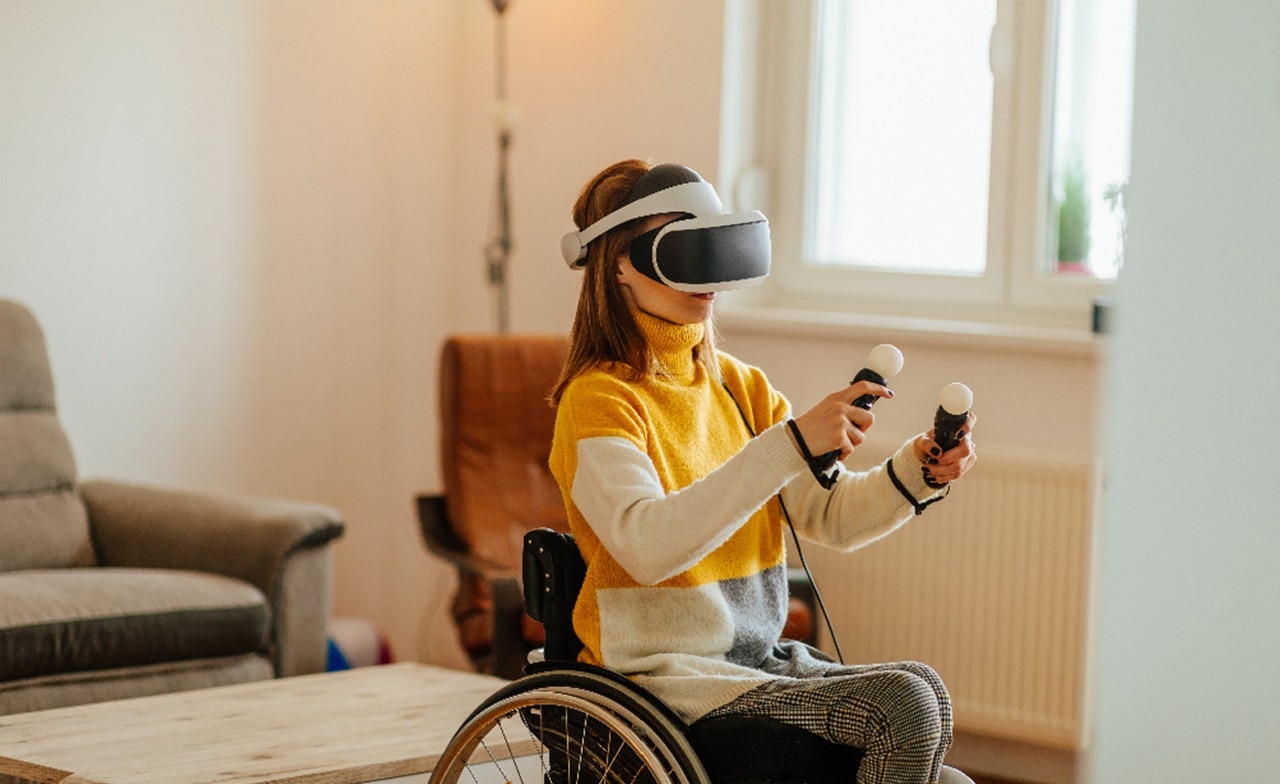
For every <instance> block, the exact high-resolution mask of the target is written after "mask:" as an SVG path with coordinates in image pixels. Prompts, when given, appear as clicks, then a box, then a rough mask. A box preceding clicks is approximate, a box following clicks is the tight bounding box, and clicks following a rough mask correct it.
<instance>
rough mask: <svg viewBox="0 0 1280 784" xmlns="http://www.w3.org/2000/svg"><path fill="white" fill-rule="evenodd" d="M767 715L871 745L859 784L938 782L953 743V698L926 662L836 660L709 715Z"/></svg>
mask: <svg viewBox="0 0 1280 784" xmlns="http://www.w3.org/2000/svg"><path fill="white" fill-rule="evenodd" d="M724 715H738V716H762V717H766V718H770V719H774V720H776V721H780V722H783V723H785V724H790V725H792V726H796V727H800V728H801V729H804V730H806V731H808V732H812V733H813V734H815V735H818V736H820V737H822V738H825V739H826V740H829V741H831V742H833V743H840V744H844V745H847V746H856V747H858V748H861V749H864V750H865V756H864V757H863V758H862V764H861V766H860V767H859V768H858V784H933V782H936V781H937V780H938V776H939V774H940V772H941V770H942V758H943V756H944V755H945V754H946V753H947V749H949V748H950V747H951V728H952V719H951V697H950V695H948V694H947V688H946V686H944V685H943V683H942V679H941V678H940V677H939V676H938V673H936V672H934V670H933V668H931V667H929V666H928V665H927V664H920V663H919V662H897V663H894V664H862V665H838V664H833V665H831V666H830V667H829V668H824V670H823V672H821V673H820V674H815V676H814V677H806V678H801V679H794V678H781V679H779V680H776V681H771V682H769V683H766V684H763V685H761V686H757V687H756V688H754V689H752V690H751V691H749V692H747V693H746V694H743V695H742V696H741V697H738V698H737V699H735V700H734V701H732V702H730V703H728V704H727V705H724V706H722V707H720V708H717V709H716V710H714V711H712V712H711V713H710V714H708V716H707V717H708V718H712V717H716V716H724Z"/></svg>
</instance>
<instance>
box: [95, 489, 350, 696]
mask: <svg viewBox="0 0 1280 784" xmlns="http://www.w3.org/2000/svg"><path fill="white" fill-rule="evenodd" d="M79 487H80V494H81V496H82V497H83V498H84V502H85V506H86V508H87V509H88V513H89V528H90V531H91V532H92V536H93V543H94V548H95V550H96V551H97V555H98V559H99V561H100V562H101V563H102V565H104V566H127V567H138V568H153V569H189V570H193V571H202V572H212V573H215V574H221V575H225V576H227V577H234V578H236V579H240V580H244V581H245V582H248V583H250V584H252V585H254V586H256V587H257V588H258V589H259V590H260V591H262V593H263V594H265V595H266V597H267V600H268V602H269V603H270V605H271V647H272V652H271V653H272V657H273V660H274V666H275V669H276V674H277V675H278V676H282V675H294V674H301V672H314V671H319V670H323V669H324V659H325V639H326V636H327V624H328V615H329V590H330V580H331V579H332V578H331V572H332V566H331V558H330V554H329V552H328V550H329V548H328V547H327V546H326V545H328V544H329V543H330V542H332V541H333V540H334V539H336V538H338V537H339V536H341V535H342V532H343V524H342V519H341V517H340V515H339V514H338V512H337V511H336V510H334V509H332V508H330V507H328V506H324V505H322V504H313V503H302V502H297V501H284V500H276V499H261V498H245V497H235V496H230V495H215V494H210V493H195V492H186V491H177V490H165V489H159V488H153V487H145V486H142V485H134V484H126V483H123V482H114V481H108V480H91V481H85V482H82V483H80V486H79Z"/></svg>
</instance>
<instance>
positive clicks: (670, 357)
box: [631, 308, 707, 381]
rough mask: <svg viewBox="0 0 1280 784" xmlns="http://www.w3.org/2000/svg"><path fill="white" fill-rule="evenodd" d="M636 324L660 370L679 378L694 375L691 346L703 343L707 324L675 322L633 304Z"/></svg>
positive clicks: (664, 373)
mask: <svg viewBox="0 0 1280 784" xmlns="http://www.w3.org/2000/svg"><path fill="white" fill-rule="evenodd" d="M631 314H632V316H634V317H635V320H636V326H638V327H639V328H640V333H641V334H642V335H644V339H645V341H646V342H647V343H648V344H649V353H650V354H651V355H652V357H653V362H654V364H655V365H656V369H657V371H658V372H659V373H661V374H663V375H667V376H671V377H673V378H675V379H679V380H682V381H689V380H691V379H692V378H693V375H694V369H695V367H694V349H695V348H697V346H698V345H699V344H700V343H702V337H703V335H705V334H706V328H707V325H706V324H705V323H704V322H701V321H699V322H697V323H695V324H675V323H673V322H670V321H667V320H665V319H661V318H658V317H657V316H653V315H650V314H648V313H645V312H644V311H642V310H639V309H638V308H633V309H632V311H631Z"/></svg>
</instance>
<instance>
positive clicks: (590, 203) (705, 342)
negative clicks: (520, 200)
mask: <svg viewBox="0 0 1280 784" xmlns="http://www.w3.org/2000/svg"><path fill="white" fill-rule="evenodd" d="M651 168H653V167H652V165H651V164H649V163H647V162H645V161H641V160H636V159H631V160H625V161H619V162H618V163H615V164H613V165H612V166H609V167H607V168H605V169H604V170H603V171H601V172H600V173H599V174H597V175H596V176H595V177H592V178H591V180H590V181H588V182H587V184H586V185H584V186H583V188H582V192H581V193H579V194H578V200H577V201H576V202H575V203H574V205H573V222H574V224H575V225H576V226H577V227H578V229H579V230H580V231H581V230H582V229H585V228H586V227H588V226H590V225H591V224H593V223H595V222H596V221H598V220H600V219H601V218H603V217H604V216H605V215H608V214H609V213H611V212H613V211H614V210H616V209H618V207H620V206H622V203H623V202H624V201H625V200H626V198H627V195H628V194H629V193H631V189H632V188H633V187H634V186H635V184H636V182H637V181H638V180H639V179H640V178H641V177H643V176H644V174H645V173H646V172H648V171H649V169H651ZM642 224H643V221H641V220H634V221H629V222H627V223H624V224H622V225H621V226H619V227H617V228H615V229H611V230H610V231H607V232H605V233H604V235H603V236H601V237H599V238H598V239H596V240H594V241H592V242H591V244H590V245H588V246H587V261H586V266H585V268H584V270H583V275H585V277H584V278H583V280H582V288H581V290H580V291H579V293H578V310H577V312H576V313H575V314H574V317H573V329H572V330H571V331H570V333H569V356H568V359H567V360H565V365H564V370H563V371H561V373H560V380H559V381H557V382H556V385H555V388H554V389H552V390H551V403H552V405H555V404H558V403H559V402H560V396H561V395H562V394H563V393H564V389H565V387H567V386H568V385H569V382H570V381H573V379H575V378H577V377H578V376H579V375H581V374H582V373H583V372H584V371H586V370H588V369H590V368H592V367H594V366H596V365H599V364H601V363H604V362H615V363H619V364H622V365H626V366H627V367H629V368H630V369H631V373H632V377H633V378H634V379H636V380H638V379H640V378H642V377H644V375H645V374H646V373H647V372H648V371H649V366H650V362H651V355H650V352H649V346H648V344H647V343H646V342H645V339H644V334H643V333H641V332H640V328H639V326H637V325H636V320H635V317H634V316H633V315H632V313H631V307H630V305H629V304H628V302H627V297H626V293H625V292H624V291H623V288H622V284H621V283H620V282H619V281H618V258H619V256H620V255H621V254H622V253H623V251H624V250H625V249H626V248H627V247H628V246H629V245H630V244H631V241H632V240H634V239H635V238H636V237H638V236H640V234H641V231H640V229H641V226H642ZM714 332H715V330H714V327H713V325H712V324H711V320H710V319H708V320H707V326H706V330H705V333H704V335H703V338H702V343H701V345H699V346H698V347H697V349H696V356H697V358H698V361H700V362H702V363H703V364H704V365H705V366H706V367H707V369H708V371H709V372H711V373H712V374H713V376H715V377H719V367H718V365H717V364H716V359H715V338H714Z"/></svg>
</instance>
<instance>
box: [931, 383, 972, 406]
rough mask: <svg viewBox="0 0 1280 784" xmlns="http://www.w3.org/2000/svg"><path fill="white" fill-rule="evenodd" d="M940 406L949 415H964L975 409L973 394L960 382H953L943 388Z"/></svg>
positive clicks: (939, 399) (939, 400) (939, 401)
mask: <svg viewBox="0 0 1280 784" xmlns="http://www.w3.org/2000/svg"><path fill="white" fill-rule="evenodd" d="M938 404H939V405H941V406H942V409H943V410H944V411H946V412H947V413H948V414H963V413H965V412H966V411H968V410H969V409H970V408H973V392H972V390H970V389H969V388H968V387H967V386H965V385H964V384H961V383H960V382H959V381H952V382H951V383H950V384H947V385H946V386H945V387H943V388H942V394H940V395H938Z"/></svg>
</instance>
